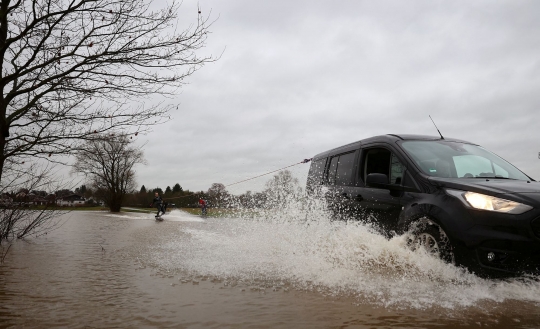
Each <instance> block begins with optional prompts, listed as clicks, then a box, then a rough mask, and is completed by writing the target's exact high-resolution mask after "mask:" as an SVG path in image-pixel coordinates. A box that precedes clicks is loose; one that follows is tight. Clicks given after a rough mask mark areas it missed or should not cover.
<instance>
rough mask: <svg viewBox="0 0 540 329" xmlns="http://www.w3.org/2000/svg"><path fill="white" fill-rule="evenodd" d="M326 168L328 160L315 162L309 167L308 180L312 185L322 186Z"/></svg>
mask: <svg viewBox="0 0 540 329" xmlns="http://www.w3.org/2000/svg"><path fill="white" fill-rule="evenodd" d="M325 168H326V158H323V159H319V160H316V161H313V162H312V163H311V166H310V167H309V173H308V179H309V184H310V185H321V184H322V180H323V174H324V169H325Z"/></svg>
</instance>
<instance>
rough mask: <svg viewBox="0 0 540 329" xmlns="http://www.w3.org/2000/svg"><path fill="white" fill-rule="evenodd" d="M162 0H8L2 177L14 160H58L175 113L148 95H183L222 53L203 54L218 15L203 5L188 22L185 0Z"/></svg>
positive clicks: (0, 2)
mask: <svg viewBox="0 0 540 329" xmlns="http://www.w3.org/2000/svg"><path fill="white" fill-rule="evenodd" d="M159 3H160V5H161V6H163V7H162V8H160V9H156V10H151V9H152V8H153V7H152V6H154V5H153V4H152V2H151V1H146V0H0V63H1V64H0V65H1V70H0V74H1V76H0V88H1V89H2V93H1V96H0V185H1V184H3V175H4V174H5V170H4V167H5V164H6V162H7V161H9V160H10V161H12V162H15V163H19V164H22V163H23V162H24V161H28V158H29V157H33V158H45V159H47V160H51V159H54V156H55V155H62V154H70V152H71V151H72V150H74V149H76V148H77V147H78V146H79V145H80V144H81V142H83V141H86V140H90V141H94V136H96V135H100V134H102V133H105V132H107V133H110V134H112V133H118V132H117V131H120V130H122V131H125V132H126V133H134V134H137V133H139V132H144V131H146V130H147V129H148V128H149V126H150V125H153V124H157V123H160V122H163V121H165V120H167V119H168V118H169V111H170V110H171V109H172V108H174V105H171V104H169V105H167V104H165V103H161V104H158V105H155V104H154V105H148V104H144V99H145V98H146V99H147V97H146V96H148V95H156V94H157V95H173V94H175V93H176V92H177V91H178V89H179V88H180V87H181V86H182V85H183V83H184V79H185V78H186V77H188V76H189V75H191V74H192V73H193V72H194V71H195V70H197V69H198V68H199V67H201V66H202V65H203V64H205V63H206V62H209V61H212V60H214V59H213V58H211V57H199V56H198V55H196V53H195V52H196V51H197V50H199V49H201V48H202V47H204V45H205V41H206V37H207V33H208V28H209V26H210V25H211V22H209V20H208V16H203V15H202V14H201V11H200V10H199V12H198V13H195V12H194V13H193V14H194V16H195V15H196V21H195V22H194V24H192V25H191V26H188V27H185V28H181V27H180V26H178V24H179V23H178V19H177V14H178V11H179V4H178V3H177V2H175V1H174V0H172V3H171V4H164V3H165V2H159ZM155 6H157V4H156V5H155ZM51 157H52V158H51Z"/></svg>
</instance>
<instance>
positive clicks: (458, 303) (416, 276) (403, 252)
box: [151, 199, 540, 309]
mask: <svg viewBox="0 0 540 329" xmlns="http://www.w3.org/2000/svg"><path fill="white" fill-rule="evenodd" d="M325 209H326V207H324V205H323V204H321V202H320V201H314V200H305V199H298V201H295V202H288V203H287V204H286V205H285V206H283V207H279V208H278V207H268V208H266V209H257V210H253V209H246V210H245V212H241V213H240V215H239V217H240V218H227V219H209V220H206V221H205V222H204V223H191V224H190V225H189V226H179V227H178V232H176V234H175V235H173V236H168V237H167V238H166V240H167V241H163V242H161V243H159V244H157V245H155V247H154V249H153V251H152V252H151V262H152V263H154V264H155V265H157V266H159V267H160V268H163V269H167V270H180V271H187V272H189V273H194V274H197V275H205V276H214V277H219V278H225V279H234V280H240V281H244V282H248V283H249V282H269V283H271V284H275V283H276V282H281V283H284V284H289V285H292V286H293V287H295V288H297V289H310V290H316V291H320V292H322V293H325V294H331V295H347V296H354V297H356V298H357V299H358V300H359V301H368V302H370V303H376V304H380V305H384V306H392V307H412V308H419V309H424V308H433V307H444V308H450V309H455V308H457V307H467V306H472V305H477V304H478V303H479V302H482V301H488V302H495V303H499V302H502V301H505V300H518V301H525V302H534V303H540V283H539V280H538V278H535V277H527V278H517V279H509V280H489V279H482V278H479V277H477V276H475V275H474V274H471V273H469V272H468V271H467V270H465V269H463V268H460V267H456V266H453V265H451V264H446V263H444V262H442V261H440V260H438V259H435V258H433V257H431V256H430V255H428V254H426V253H425V252H424V251H422V250H417V251H412V250H411V249H410V248H408V247H407V237H406V236H395V237H393V238H391V239H387V238H385V237H383V236H382V235H380V234H379V233H378V232H377V230H376V229H375V228H374V227H372V226H371V225H369V224H364V223H361V222H352V221H350V222H344V221H331V220H330V215H329V214H328V212H327V211H326V210H325ZM172 215H174V216H177V217H182V216H184V217H186V216H189V215H187V214H182V213H181V212H179V211H176V212H173V213H172Z"/></svg>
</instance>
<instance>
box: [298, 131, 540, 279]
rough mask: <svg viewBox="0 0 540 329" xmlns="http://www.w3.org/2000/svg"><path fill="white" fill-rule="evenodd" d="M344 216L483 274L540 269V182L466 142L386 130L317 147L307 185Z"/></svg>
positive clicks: (533, 271)
mask: <svg viewBox="0 0 540 329" xmlns="http://www.w3.org/2000/svg"><path fill="white" fill-rule="evenodd" d="M306 189H307V191H308V193H310V194H312V195H314V196H318V195H319V196H324V197H325V198H326V199H327V201H328V204H329V207H330V208H331V209H332V210H334V212H335V213H337V214H338V215H339V216H340V217H341V218H346V219H349V218H355V219H359V220H364V221H371V222H374V223H375V224H376V225H377V226H378V227H379V228H380V230H381V232H383V233H384V234H386V235H388V236H391V235H393V234H403V233H406V232H410V233H412V235H411V236H412V238H411V245H412V246H413V247H415V248H416V247H423V248H425V249H426V250H427V251H428V252H430V253H433V254H435V255H437V256H439V257H441V258H442V259H444V260H445V261H447V262H454V263H456V264H459V265H464V266H466V267H468V268H470V269H471V270H473V271H476V272H477V273H480V274H484V273H485V274H495V273H499V274H504V273H521V272H527V273H538V271H539V269H540V184H539V183H538V182H536V181H534V180H533V179H532V178H531V177H529V176H527V175H526V174H524V173H523V172H521V171H520V170H519V169H517V168H516V167H514V166H513V165H512V164H510V163H508V162H507V161H505V160H504V159H502V158H500V157H499V156H497V155H495V154H493V153H491V152H489V151H487V150H486V149H484V148H482V147H480V146H478V145H476V144H473V143H469V142H466V141H462V140H457V139H450V138H444V139H443V138H439V137H430V136H415V135H383V136H377V137H372V138H368V139H364V140H361V141H358V142H355V143H352V144H348V145H345V146H341V147H338V148H336V149H333V150H330V151H327V152H323V153H321V154H318V155H316V156H315V157H314V158H313V160H312V164H311V168H310V170H309V174H308V181H307V187H306Z"/></svg>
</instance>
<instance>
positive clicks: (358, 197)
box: [354, 194, 364, 202]
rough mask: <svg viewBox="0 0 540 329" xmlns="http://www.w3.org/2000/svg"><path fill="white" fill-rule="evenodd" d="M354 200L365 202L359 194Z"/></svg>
mask: <svg viewBox="0 0 540 329" xmlns="http://www.w3.org/2000/svg"><path fill="white" fill-rule="evenodd" d="M354 200H356V201H359V202H360V201H362V200H364V198H363V197H362V196H361V195H360V194H357V195H356V198H354Z"/></svg>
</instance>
